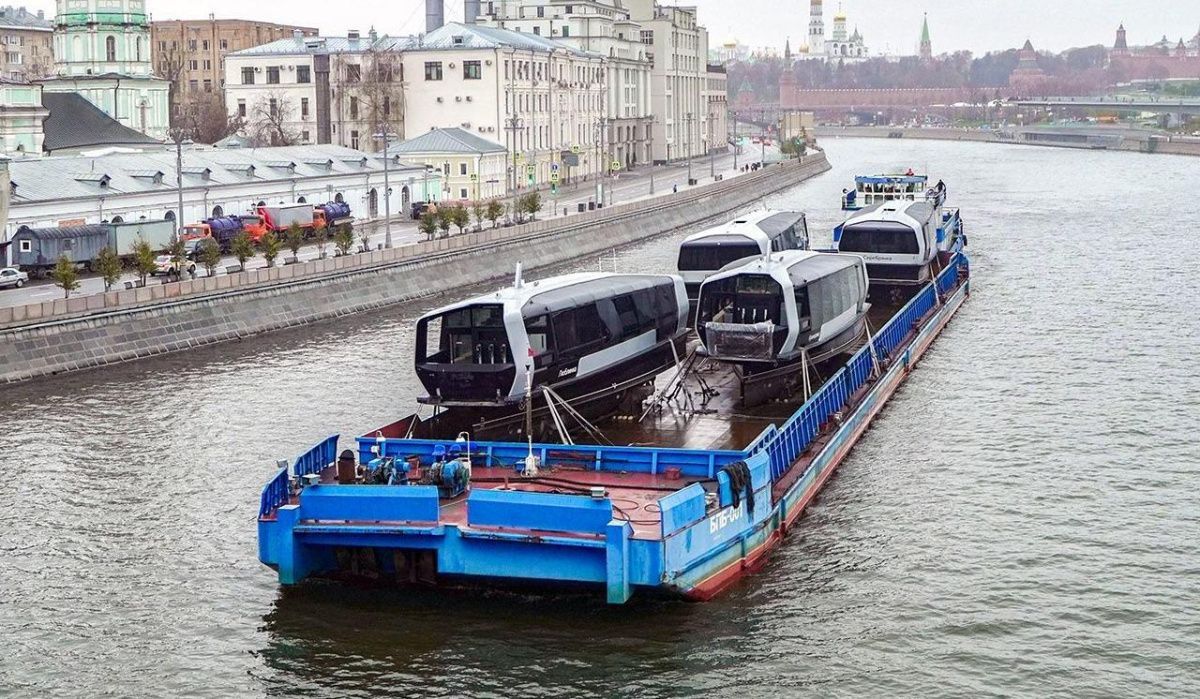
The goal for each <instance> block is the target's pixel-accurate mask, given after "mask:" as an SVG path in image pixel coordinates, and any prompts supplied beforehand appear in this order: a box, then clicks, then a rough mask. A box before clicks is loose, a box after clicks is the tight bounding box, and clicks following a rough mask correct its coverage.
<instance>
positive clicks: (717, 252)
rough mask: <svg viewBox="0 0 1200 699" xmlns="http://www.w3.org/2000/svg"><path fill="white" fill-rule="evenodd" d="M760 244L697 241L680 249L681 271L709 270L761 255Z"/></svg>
mask: <svg viewBox="0 0 1200 699" xmlns="http://www.w3.org/2000/svg"><path fill="white" fill-rule="evenodd" d="M761 254H762V251H761V250H759V247H758V245H756V244H754V243H752V242H750V241H746V242H740V243H724V244H720V243H718V244H713V243H705V242H704V241H696V242H695V243H690V244H687V245H684V246H683V247H681V248H680V249H679V271H681V272H708V271H714V270H718V269H721V268H722V267H724V266H725V265H727V264H729V263H730V262H733V261H734V260H740V259H742V258H745V257H757V256H758V255H761Z"/></svg>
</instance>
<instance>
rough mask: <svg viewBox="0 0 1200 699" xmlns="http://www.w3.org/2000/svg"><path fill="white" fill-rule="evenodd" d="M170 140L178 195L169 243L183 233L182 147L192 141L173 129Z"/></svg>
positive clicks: (183, 133) (180, 130) (184, 134)
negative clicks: (176, 212)
mask: <svg viewBox="0 0 1200 699" xmlns="http://www.w3.org/2000/svg"><path fill="white" fill-rule="evenodd" d="M171 140H173V141H174V142H175V189H176V190H177V192H178V194H179V213H178V215H177V216H176V217H175V234H174V236H172V240H171V242H175V241H176V240H179V236H180V234H182V233H183V147H184V146H191V145H192V140H191V139H190V138H188V137H187V132H186V131H184V130H182V129H173V130H172V131H171Z"/></svg>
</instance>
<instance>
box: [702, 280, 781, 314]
mask: <svg viewBox="0 0 1200 699" xmlns="http://www.w3.org/2000/svg"><path fill="white" fill-rule="evenodd" d="M782 311H783V296H782V290H781V289H780V287H779V282H777V281H775V280H774V279H772V278H771V277H768V276H765V275H755V274H740V275H738V276H736V277H731V278H727V279H721V280H718V281H715V282H710V283H708V284H706V285H705V286H704V290H703V292H702V297H701V299H700V315H699V317H700V319H701V323H706V322H710V321H711V322H714V323H729V324H737V325H753V324H755V323H766V322H768V321H769V322H771V323H773V324H775V325H786V321H785V319H784V317H783V313H782Z"/></svg>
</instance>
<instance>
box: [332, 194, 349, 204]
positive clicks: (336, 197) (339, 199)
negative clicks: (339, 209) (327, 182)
mask: <svg viewBox="0 0 1200 699" xmlns="http://www.w3.org/2000/svg"><path fill="white" fill-rule="evenodd" d="M333 200H334V201H336V202H337V203H339V204H343V203H345V201H346V197H343V196H342V193H341V192H338V193H337V194H335V195H333Z"/></svg>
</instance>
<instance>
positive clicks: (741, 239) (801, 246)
mask: <svg viewBox="0 0 1200 699" xmlns="http://www.w3.org/2000/svg"><path fill="white" fill-rule="evenodd" d="M807 249H808V223H807V221H806V220H805V216H804V213H803V212H801V211H774V210H766V211H756V212H754V213H751V214H747V215H745V216H739V217H738V218H736V219H734V220H732V221H730V222H729V223H725V224H723V225H720V226H717V227H715V228H710V229H708V230H705V231H700V232H699V233H694V234H692V235H690V236H688V237H687V238H686V239H684V241H683V244H682V245H680V246H679V263H678V269H679V276H680V277H683V282H684V285H685V286H686V287H687V293H688V300H689V301H690V303H691V308H692V313H693V315H694V314H695V312H696V301H697V299H699V298H700V285H701V284H703V283H704V280H705V279H708V277H709V276H710V275H712V274H714V273H715V272H718V271H720V270H721V269H722V268H724V267H725V266H726V265H728V264H729V263H731V262H734V261H736V260H742V259H746V258H755V257H761V256H763V255H765V254H767V253H769V252H783V251H784V250H807Z"/></svg>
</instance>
